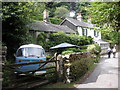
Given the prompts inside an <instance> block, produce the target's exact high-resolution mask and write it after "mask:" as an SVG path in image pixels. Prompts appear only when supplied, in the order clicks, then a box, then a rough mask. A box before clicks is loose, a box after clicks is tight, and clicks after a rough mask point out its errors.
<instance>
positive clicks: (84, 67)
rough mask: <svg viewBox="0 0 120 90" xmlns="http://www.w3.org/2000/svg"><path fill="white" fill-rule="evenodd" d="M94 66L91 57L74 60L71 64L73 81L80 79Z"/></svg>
mask: <svg viewBox="0 0 120 90" xmlns="http://www.w3.org/2000/svg"><path fill="white" fill-rule="evenodd" d="M92 66H93V61H92V60H91V59H90V58H81V59H80V60H76V61H74V62H72V65H71V66H70V70H71V77H72V81H76V80H78V79H79V78H80V77H82V76H83V75H84V74H85V73H86V72H87V71H88V70H89V69H90V68H91V67H92Z"/></svg>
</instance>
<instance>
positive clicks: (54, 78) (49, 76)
mask: <svg viewBox="0 0 120 90" xmlns="http://www.w3.org/2000/svg"><path fill="white" fill-rule="evenodd" d="M53 66H54V65H50V66H48V67H53ZM50 72H56V70H55V68H52V69H47V73H50ZM46 79H48V80H49V81H50V82H56V81H57V73H50V74H47V75H46Z"/></svg>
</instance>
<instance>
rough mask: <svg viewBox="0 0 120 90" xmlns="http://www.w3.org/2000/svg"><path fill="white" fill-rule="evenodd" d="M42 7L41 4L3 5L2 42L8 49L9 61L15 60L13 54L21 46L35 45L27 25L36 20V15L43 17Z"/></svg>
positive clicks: (10, 3) (8, 3)
mask: <svg viewBox="0 0 120 90" xmlns="http://www.w3.org/2000/svg"><path fill="white" fill-rule="evenodd" d="M40 6H41V5H40V4H38V3H33V2H3V3H2V12H3V15H2V30H3V32H2V35H3V40H2V41H3V42H4V43H5V44H6V46H7V48H8V49H7V51H8V52H7V59H9V60H10V59H13V53H15V51H16V49H17V48H18V47H19V46H20V45H22V44H27V43H33V40H32V37H31V36H30V34H29V31H28V30H29V28H28V27H27V25H28V24H29V23H30V22H32V21H33V19H35V17H34V16H35V15H36V16H39V15H41V13H38V11H39V10H41V9H40V8H41V7H42V6H41V7H40ZM38 7H39V8H38ZM35 11H36V12H35ZM39 12H41V11H39Z"/></svg>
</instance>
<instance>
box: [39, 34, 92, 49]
mask: <svg viewBox="0 0 120 90" xmlns="http://www.w3.org/2000/svg"><path fill="white" fill-rule="evenodd" d="M46 38H48V40H46ZM64 42H66V43H71V44H74V45H78V46H83V45H88V44H92V38H91V37H86V36H78V35H75V34H69V35H67V34H65V33H64V32H58V33H51V34H48V35H47V33H41V34H40V35H39V36H38V37H37V44H39V45H42V46H43V47H44V48H45V49H46V50H49V48H50V47H52V46H55V45H58V44H61V43H64ZM85 48H86V47H85Z"/></svg>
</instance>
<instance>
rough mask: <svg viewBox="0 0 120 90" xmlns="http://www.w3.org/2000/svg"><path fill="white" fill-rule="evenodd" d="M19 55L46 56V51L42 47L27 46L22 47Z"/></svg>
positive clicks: (17, 54) (18, 52)
mask: <svg viewBox="0 0 120 90" xmlns="http://www.w3.org/2000/svg"><path fill="white" fill-rule="evenodd" d="M16 56H17V57H20V56H25V57H44V56H45V51H44V49H42V48H35V47H27V48H20V49H19V50H18V51H17V53H16Z"/></svg>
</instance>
